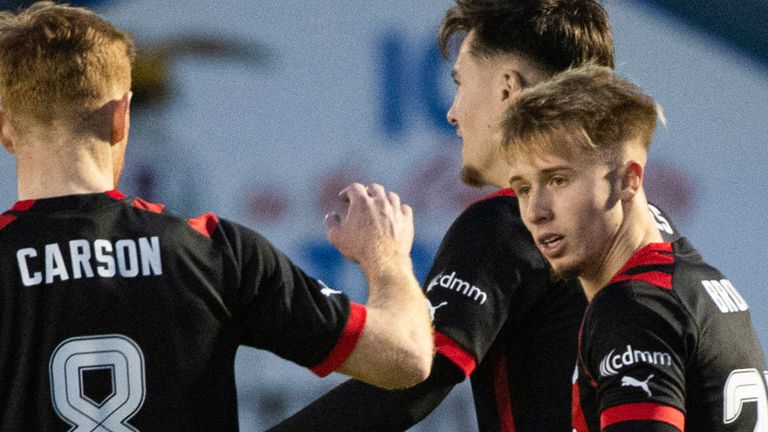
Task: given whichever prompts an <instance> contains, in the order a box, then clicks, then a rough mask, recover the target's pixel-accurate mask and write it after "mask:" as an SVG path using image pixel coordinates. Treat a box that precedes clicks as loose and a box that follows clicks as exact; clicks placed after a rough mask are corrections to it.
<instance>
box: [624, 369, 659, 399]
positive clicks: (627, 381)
mask: <svg viewBox="0 0 768 432" xmlns="http://www.w3.org/2000/svg"><path fill="white" fill-rule="evenodd" d="M651 378H653V374H651V375H650V376H649V377H648V378H646V379H645V381H639V380H637V379H635V378H632V377H631V376H624V377H622V378H621V386H622V387H627V386H632V387H640V388H641V389H643V391H645V392H646V393H648V397H651V396H652V395H651V389H649V388H648V381H650V380H651Z"/></svg>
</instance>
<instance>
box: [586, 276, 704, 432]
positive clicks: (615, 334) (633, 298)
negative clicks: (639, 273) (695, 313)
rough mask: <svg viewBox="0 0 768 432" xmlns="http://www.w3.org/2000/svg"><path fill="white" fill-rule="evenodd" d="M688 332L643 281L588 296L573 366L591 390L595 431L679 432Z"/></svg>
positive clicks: (677, 311) (679, 315) (661, 294)
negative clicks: (580, 367) (582, 368)
mask: <svg viewBox="0 0 768 432" xmlns="http://www.w3.org/2000/svg"><path fill="white" fill-rule="evenodd" d="M692 328H695V325H694V324H693V323H692V321H691V320H690V319H689V316H688V314H687V313H686V311H685V310H684V309H683V307H682V306H681V305H680V303H679V301H678V300H677V299H676V297H675V296H673V295H671V293H670V292H668V291H667V290H665V289H663V288H659V287H656V286H653V285H650V284H649V283H647V282H641V281H637V280H629V281H623V282H618V283H614V284H611V285H609V286H607V287H606V288H604V289H603V290H602V291H601V292H600V293H599V294H598V295H597V296H596V297H595V299H594V300H593V303H592V305H591V306H590V310H589V311H588V318H587V320H586V321H585V324H584V330H583V335H582V343H583V347H582V357H581V359H580V360H581V361H582V362H583V363H584V364H586V366H587V367H586V369H587V370H588V371H589V375H590V376H591V378H592V384H593V386H595V387H596V394H597V410H598V413H599V416H600V429H601V430H609V431H614V430H615V431H623V430H636V429H633V428H634V427H635V426H638V427H639V426H640V425H641V424H644V425H645V426H644V427H645V429H643V430H653V431H655V430H667V429H669V427H670V426H673V427H675V428H677V429H679V430H681V431H682V430H683V429H684V424H685V398H686V393H685V388H686V385H685V384H686V383H685V379H686V378H685V377H686V370H685V368H686V364H688V359H689V357H690V356H691V355H692V354H691V353H692V352H693V350H694V349H695V345H696V338H695V333H691V329H692ZM654 424H656V425H658V427H655V426H653V425H654ZM638 430H639V429H638Z"/></svg>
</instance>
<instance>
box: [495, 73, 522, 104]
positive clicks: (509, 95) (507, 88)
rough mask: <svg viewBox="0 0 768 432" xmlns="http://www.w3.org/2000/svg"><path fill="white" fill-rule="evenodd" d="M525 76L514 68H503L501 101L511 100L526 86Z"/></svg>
mask: <svg viewBox="0 0 768 432" xmlns="http://www.w3.org/2000/svg"><path fill="white" fill-rule="evenodd" d="M526 85H527V84H526V82H525V78H524V77H523V75H521V74H520V72H518V71H517V70H515V69H512V68H505V69H504V73H503V78H502V93H501V95H502V101H504V102H511V101H512V100H513V99H514V96H516V95H517V94H518V93H520V91H521V90H522V89H524V88H525V87H526Z"/></svg>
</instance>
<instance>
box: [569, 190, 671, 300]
mask: <svg viewBox="0 0 768 432" xmlns="http://www.w3.org/2000/svg"><path fill="white" fill-rule="evenodd" d="M623 209H624V215H625V217H624V219H623V220H622V222H621V225H619V229H618V231H617V232H616V235H615V236H614V238H613V241H612V243H611V246H610V248H609V249H608V251H607V252H606V254H605V255H604V256H603V259H602V260H601V261H600V263H599V264H598V265H597V266H595V268H594V269H592V270H590V271H586V272H583V273H582V274H580V275H579V281H580V282H581V286H582V287H583V288H584V293H585V294H586V296H587V299H589V300H590V301H591V300H592V298H594V296H595V295H597V293H598V292H600V290H602V289H603V288H605V286H606V285H608V283H609V282H610V280H611V279H612V278H613V277H614V276H615V275H616V273H618V271H619V270H621V268H622V267H623V266H624V265H625V264H626V263H627V261H629V259H630V258H631V257H632V255H634V254H635V253H636V252H637V251H638V250H640V249H642V248H643V247H645V246H647V245H648V244H650V243H659V242H662V241H663V239H662V237H661V234H660V233H659V229H658V228H657V227H656V222H655V221H654V220H653V216H652V215H651V213H650V211H649V210H648V201H647V200H646V198H645V196H644V194H642V193H638V195H636V196H635V198H634V199H632V200H631V201H629V202H628V203H625V204H623Z"/></svg>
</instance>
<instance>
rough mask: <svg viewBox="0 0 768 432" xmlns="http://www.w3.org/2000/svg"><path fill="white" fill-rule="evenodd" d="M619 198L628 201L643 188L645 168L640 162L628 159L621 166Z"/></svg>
mask: <svg viewBox="0 0 768 432" xmlns="http://www.w3.org/2000/svg"><path fill="white" fill-rule="evenodd" d="M621 170H622V175H621V194H620V197H621V200H622V201H630V200H631V199H632V198H634V197H635V195H637V193H638V192H639V191H640V190H642V188H643V176H644V175H645V168H644V167H643V165H642V164H641V163H640V162H637V161H634V160H630V161H628V162H626V163H625V164H624V166H623V167H622V169H621Z"/></svg>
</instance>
